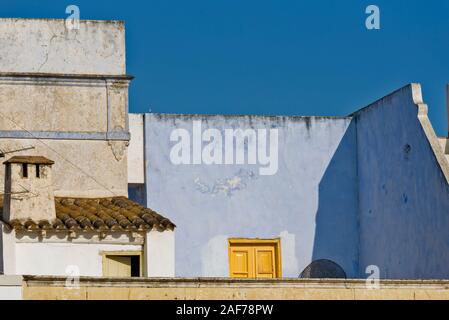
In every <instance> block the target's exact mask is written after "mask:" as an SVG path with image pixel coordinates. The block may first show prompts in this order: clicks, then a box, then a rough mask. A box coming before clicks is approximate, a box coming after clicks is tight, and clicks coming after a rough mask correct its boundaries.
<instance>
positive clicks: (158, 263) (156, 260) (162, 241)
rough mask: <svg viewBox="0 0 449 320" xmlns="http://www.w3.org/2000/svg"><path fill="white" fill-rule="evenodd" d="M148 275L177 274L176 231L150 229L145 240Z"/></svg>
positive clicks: (169, 275)
mask: <svg viewBox="0 0 449 320" xmlns="http://www.w3.org/2000/svg"><path fill="white" fill-rule="evenodd" d="M145 263H146V266H147V275H148V277H174V276H175V232H174V231H168V230H167V231H164V232H159V231H150V232H148V233H147V235H146V241H145Z"/></svg>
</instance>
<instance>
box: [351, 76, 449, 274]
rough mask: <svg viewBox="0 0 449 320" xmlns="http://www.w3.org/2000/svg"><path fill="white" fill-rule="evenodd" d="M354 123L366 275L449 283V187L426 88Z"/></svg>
mask: <svg viewBox="0 0 449 320" xmlns="http://www.w3.org/2000/svg"><path fill="white" fill-rule="evenodd" d="M355 115H356V121H357V141H358V143H357V146H358V152H357V157H358V164H359V169H358V171H359V181H360V182H359V185H360V191H359V197H360V202H359V207H360V246H361V247H360V268H361V273H363V272H364V269H365V268H366V266H368V265H377V266H378V267H379V268H380V272H381V276H382V277H383V278H411V279H413V278H424V279H426V278H448V277H449V269H448V268H447V266H448V265H449V232H448V230H449V214H448V213H449V196H448V195H449V186H448V182H447V179H446V178H445V174H444V172H443V169H442V166H440V164H439V163H438V159H437V154H438V150H433V148H432V144H434V145H435V143H436V142H435V141H436V136H435V133H434V132H433V129H432V128H431V125H430V122H429V121H428V119H427V106H426V105H424V104H423V102H422V96H421V88H420V86H419V85H415V84H414V85H409V86H407V87H404V88H402V89H400V90H398V91H396V92H395V93H393V94H391V95H389V96H387V97H385V98H383V99H382V100H379V101H377V102H375V103H374V104H372V105H371V106H369V107H367V108H365V109H363V110H361V111H359V112H357V113H356V114H355ZM426 131H427V134H426ZM444 160H445V159H443V161H444ZM440 161H441V160H440Z"/></svg>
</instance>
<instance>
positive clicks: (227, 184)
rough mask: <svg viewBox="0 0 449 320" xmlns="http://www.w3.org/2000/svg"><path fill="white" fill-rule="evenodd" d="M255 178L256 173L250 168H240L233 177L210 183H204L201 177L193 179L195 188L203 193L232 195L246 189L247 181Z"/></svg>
mask: <svg viewBox="0 0 449 320" xmlns="http://www.w3.org/2000/svg"><path fill="white" fill-rule="evenodd" d="M254 179H257V176H256V174H255V173H254V172H253V171H251V170H244V169H240V170H239V171H238V172H237V173H236V174H235V175H234V176H233V177H229V178H225V179H217V180H216V181H215V182H214V183H212V184H211V185H208V184H207V183H204V182H203V181H202V180H201V178H199V177H196V178H195V180H194V183H195V186H196V190H198V191H199V192H201V193H203V194H210V195H213V196H215V195H217V194H224V195H226V196H228V197H232V196H233V195H234V194H235V193H236V192H237V191H239V190H243V189H246V188H247V186H248V183H249V182H251V181H252V180H254Z"/></svg>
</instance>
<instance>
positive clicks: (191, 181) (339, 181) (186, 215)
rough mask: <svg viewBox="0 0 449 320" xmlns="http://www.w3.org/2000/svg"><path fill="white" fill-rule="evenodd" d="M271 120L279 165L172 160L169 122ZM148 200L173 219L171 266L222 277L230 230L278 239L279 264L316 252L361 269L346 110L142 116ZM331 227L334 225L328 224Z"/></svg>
mask: <svg viewBox="0 0 449 320" xmlns="http://www.w3.org/2000/svg"><path fill="white" fill-rule="evenodd" d="M194 120H196V121H198V120H201V121H202V126H203V130H206V129H207V128H216V129H218V130H220V131H221V132H223V131H224V130H225V129H227V128H232V129H237V128H240V129H251V128H253V129H264V128H267V129H270V128H271V129H274V128H275V129H277V130H278V132H279V169H278V171H277V173H276V174H274V175H271V176H269V175H265V176H262V175H259V171H258V168H259V166H258V165H174V164H172V162H171V160H170V156H169V155H170V150H171V147H172V146H173V145H174V143H173V142H170V134H171V132H172V130H174V129H179V128H184V129H186V130H188V131H190V132H192V122H193V121H194ZM145 143H146V148H145V158H146V181H147V184H146V186H147V195H148V197H147V203H148V206H149V207H151V208H152V209H154V210H156V211H158V212H161V213H162V214H164V215H165V216H167V217H169V218H170V219H172V221H175V223H176V225H177V236H176V275H177V276H228V275H229V271H228V243H227V240H228V238H230V237H247V238H277V237H280V238H281V246H282V248H281V252H282V273H283V276H285V277H298V275H299V274H300V272H301V271H302V270H303V269H304V268H305V267H306V266H307V265H308V264H309V263H310V262H311V261H312V260H315V259H318V258H329V259H332V260H334V261H335V262H337V263H338V264H340V265H341V266H343V268H344V269H345V271H346V272H347V274H348V275H349V276H355V275H357V272H358V265H357V257H358V232H357V218H356V213H357V198H356V194H357V193H356V188H357V181H356V148H355V144H356V138H355V126H354V125H353V124H351V119H350V118H320V117H261V116H237V117H227V116H189V115H162V114H146V115H145ZM329 231H332V232H329Z"/></svg>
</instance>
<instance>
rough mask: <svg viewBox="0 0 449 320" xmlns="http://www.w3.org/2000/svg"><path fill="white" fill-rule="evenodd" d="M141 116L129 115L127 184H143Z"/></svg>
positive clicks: (143, 164) (142, 116)
mask: <svg viewBox="0 0 449 320" xmlns="http://www.w3.org/2000/svg"><path fill="white" fill-rule="evenodd" d="M143 118H144V115H143V114H136V113H130V114H129V132H130V135H131V139H130V141H129V146H128V183H132V184H144V183H145V159H144V132H143V131H144V127H143Z"/></svg>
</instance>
